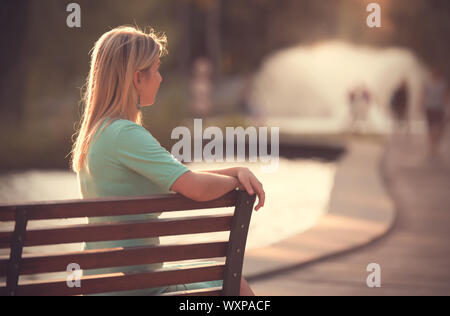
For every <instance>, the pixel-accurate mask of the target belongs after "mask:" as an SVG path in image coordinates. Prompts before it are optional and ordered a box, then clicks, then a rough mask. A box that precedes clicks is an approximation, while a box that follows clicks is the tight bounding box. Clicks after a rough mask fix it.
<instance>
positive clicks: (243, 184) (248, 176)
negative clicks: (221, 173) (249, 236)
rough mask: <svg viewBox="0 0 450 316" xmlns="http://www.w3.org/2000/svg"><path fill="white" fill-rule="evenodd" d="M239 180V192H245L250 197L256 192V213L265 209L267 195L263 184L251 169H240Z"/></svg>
mask: <svg viewBox="0 0 450 316" xmlns="http://www.w3.org/2000/svg"><path fill="white" fill-rule="evenodd" d="M237 179H238V180H239V190H245V191H247V193H248V194H250V195H253V194H254V193H255V192H256V194H257V195H258V205H256V207H255V211H257V210H259V209H260V208H261V207H263V206H264V202H265V200H266V193H265V192H264V189H263V185H262V183H261V182H259V180H258V179H257V178H256V176H255V175H254V174H253V173H252V172H251V171H250V169H248V168H245V167H243V168H239V170H238V172H237Z"/></svg>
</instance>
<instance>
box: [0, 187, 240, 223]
mask: <svg viewBox="0 0 450 316" xmlns="http://www.w3.org/2000/svg"><path fill="white" fill-rule="evenodd" d="M237 194H238V190H233V191H230V192H228V193H227V194H225V195H223V196H222V197H220V198H217V199H215V200H212V201H206V202H198V201H194V200H191V199H188V198H186V197H184V196H182V195H181V194H178V193H170V194H161V195H156V196H120V197H118V196H116V197H104V198H90V199H74V200H64V201H63V202H62V201H44V202H34V203H26V204H21V205H0V221H13V220H15V210H16V208H17V207H23V208H26V210H27V217H28V220H38V219H58V218H76V217H100V216H120V215H136V214H145V213H160V212H171V211H184V210H195V209H207V208H218V207H231V206H234V205H235V204H236V199H237Z"/></svg>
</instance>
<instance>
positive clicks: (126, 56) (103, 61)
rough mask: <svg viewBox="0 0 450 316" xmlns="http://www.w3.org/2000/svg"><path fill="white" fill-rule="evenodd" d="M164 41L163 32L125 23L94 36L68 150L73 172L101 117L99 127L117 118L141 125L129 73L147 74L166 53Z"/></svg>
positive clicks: (136, 97) (79, 162) (84, 153)
mask: <svg viewBox="0 0 450 316" xmlns="http://www.w3.org/2000/svg"><path fill="white" fill-rule="evenodd" d="M166 45H167V38H166V36H165V35H164V34H162V35H158V34H156V33H155V32H154V30H153V29H152V28H150V30H149V32H146V31H145V30H144V31H142V30H141V29H139V27H137V26H136V27H135V26H127V25H123V26H119V27H117V28H115V29H112V30H110V31H108V32H106V33H105V34H103V35H102V36H101V37H100V38H99V39H98V40H97V42H96V43H95V45H94V47H93V49H92V50H91V51H90V52H92V55H91V62H90V71H89V75H88V77H87V80H86V83H85V85H86V90H85V92H84V93H83V94H82V98H81V102H82V103H83V104H84V110H83V114H82V118H81V120H80V122H82V123H81V127H80V128H79V130H78V137H77V139H76V141H75V142H74V144H73V147H72V151H71V153H72V161H71V167H72V170H73V171H74V172H77V173H78V172H80V170H81V169H82V167H83V164H86V157H87V152H88V149H89V144H90V143H91V141H92V138H93V137H94V135H95V134H96V132H97V130H98V128H99V126H100V125H101V123H102V122H103V121H104V120H106V121H107V123H106V124H105V125H104V127H103V129H104V128H105V127H106V126H108V124H110V123H112V122H113V121H115V120H117V119H126V120H130V121H133V122H135V123H137V124H139V125H142V113H141V111H140V110H139V109H138V108H137V103H138V93H137V90H136V88H135V87H134V83H133V75H134V73H135V72H136V71H138V70H140V71H143V72H144V73H145V74H147V71H148V69H149V68H150V67H151V66H152V64H153V62H155V61H156V59H157V56H158V54H159V56H160V57H161V56H163V55H164V54H165V53H167V50H166ZM103 129H102V130H103ZM100 133H101V131H100ZM100 133H99V134H100ZM75 134H76V133H75ZM75 134H74V135H75Z"/></svg>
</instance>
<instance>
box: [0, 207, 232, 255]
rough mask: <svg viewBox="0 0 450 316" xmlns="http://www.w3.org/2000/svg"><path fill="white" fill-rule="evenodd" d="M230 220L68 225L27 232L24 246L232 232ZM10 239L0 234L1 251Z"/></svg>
mask: <svg viewBox="0 0 450 316" xmlns="http://www.w3.org/2000/svg"><path fill="white" fill-rule="evenodd" d="M232 218H233V214H231V215H209V216H190V217H182V218H168V219H156V220H148V221H134V222H116V223H105V224H84V225H70V226H69V225H68V226H63V227H57V228H50V229H34V230H29V231H27V233H26V236H25V244H24V246H25V247H29V246H41V245H56V244H64V243H76V242H95V241H109V240H124V239H135V238H150V237H159V236H173V235H183V234H199V233H211V232H220V231H229V230H230V229H231V221H232ZM11 236H12V232H8V233H0V248H9V246H10V238H11Z"/></svg>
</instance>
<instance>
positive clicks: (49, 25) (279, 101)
mask: <svg viewBox="0 0 450 316" xmlns="http://www.w3.org/2000/svg"><path fill="white" fill-rule="evenodd" d="M71 2H72V1H61V0H44V1H33V0H1V2H0V24H1V27H0V36H1V38H2V44H1V47H0V54H1V58H0V69H1V77H0V121H1V122H0V152H1V155H0V202H1V203H16V202H20V201H30V200H31V201H34V200H49V199H50V200H55V199H65V198H78V197H79V193H78V190H77V183H76V177H75V175H74V174H73V173H72V172H71V171H70V169H69V159H70V151H71V146H72V143H73V140H74V139H75V138H74V137H75V133H76V132H77V130H76V128H77V126H78V125H77V124H78V122H79V120H80V117H81V113H82V106H83V105H82V104H81V103H80V98H81V92H82V89H83V86H84V84H85V80H86V78H87V75H88V71H89V61H90V56H89V52H90V50H91V49H92V47H93V45H94V43H95V41H96V40H97V39H98V38H99V37H100V36H101V35H102V34H103V33H105V32H107V31H108V30H110V29H112V28H115V27H117V26H120V25H125V24H127V25H138V26H140V27H141V28H144V27H152V28H154V29H155V31H157V32H160V33H165V34H166V35H167V37H168V51H169V54H168V55H167V56H165V57H163V58H162V59H161V68H160V69H161V74H162V77H163V82H162V84H161V87H160V90H159V93H158V95H157V99H156V102H155V104H154V105H153V106H152V107H148V108H145V109H144V110H143V113H144V126H145V127H146V128H147V129H148V130H149V131H150V132H151V133H152V134H153V135H154V136H155V137H156V138H157V139H158V140H159V141H160V143H161V144H162V145H163V146H164V147H165V148H166V149H168V150H169V151H170V148H171V147H172V146H173V144H174V143H175V142H176V141H177V140H172V139H171V138H170V135H171V131H172V129H173V128H175V127H176V126H188V127H191V128H192V125H193V118H203V119H204V121H203V128H206V127H207V126H208V125H211V126H218V127H221V128H224V127H226V126H233V127H237V126H243V127H248V126H259V127H261V126H267V127H279V129H280V164H279V169H278V171H277V172H275V173H273V174H263V173H262V172H260V171H259V168H256V166H257V164H252V163H248V162H245V163H238V165H245V166H249V167H250V168H251V169H252V171H254V172H255V174H257V176H258V177H260V178H261V179H262V180H263V181H262V182H263V183H265V190H266V192H267V205H266V207H265V209H267V210H263V211H262V212H260V214H258V216H254V217H253V219H252V225H253V228H252V229H253V230H252V231H253V233H252V234H250V236H249V247H250V248H252V247H261V246H264V245H268V244H271V243H273V242H276V241H277V240H282V239H283V238H287V237H289V236H292V235H293V234H295V233H298V232H302V231H305V230H306V229H308V228H310V227H312V226H313V225H314V224H315V223H316V222H317V221H318V219H319V218H320V216H321V215H322V214H324V213H325V212H327V210H328V204H329V201H330V195H331V192H332V189H333V186H334V183H335V176H336V172H337V169H338V164H339V161H340V159H341V158H342V157H344V155H345V153H346V152H347V151H348V148H349V147H348V144H349V142H351V141H353V140H355V139H358V140H361V141H363V142H366V143H371V144H377V145H379V146H382V145H383V144H384V142H385V141H386V139H390V138H391V137H392V136H393V135H406V136H405V137H406V138H405V139H406V141H410V142H413V143H414V140H415V139H421V140H424V143H423V144H422V143H420V142H419V143H420V146H419V147H414V148H415V149H414V153H417V152H419V153H422V152H423V153H425V152H427V150H428V147H427V146H428V145H427V143H426V142H427V139H428V138H427V137H428V136H427V135H428V134H429V125H428V122H429V121H430V118H429V117H427V115H426V114H427V112H426V108H425V107H424V102H425V101H424V100H425V99H426V96H427V94H426V90H425V88H426V87H427V84H428V85H429V84H430V82H434V83H436V82H438V83H439V82H445V79H448V78H449V77H450V62H449V59H448V58H449V53H450V42H449V40H448V39H449V35H450V2H449V1H448V0H395V1H394V0H377V1H369V0H333V1H317V0H277V1H272V0H246V1H241V0H128V1H120V0H102V1H88V0H78V1H76V3H78V4H79V5H80V8H81V27H80V28H77V27H74V28H69V27H68V26H67V25H66V19H67V17H68V15H69V14H70V12H67V11H66V8H67V5H68V4H69V3H71ZM373 2H375V3H377V4H379V5H380V8H381V11H380V13H381V16H380V17H381V27H369V26H368V24H367V19H368V17H369V16H370V15H371V13H372V12H368V11H367V7H368V5H369V4H370V3H373ZM431 74H433V75H435V77H430V75H431ZM430 78H434V79H435V80H438V79H439V80H440V81H439V80H438V81H430V80H431V79H430ZM436 78H437V79H436ZM433 91H438V92H437V93H439V91H440V90H439V88H437V90H433ZM428 97H429V96H428ZM424 98H425V99H424ZM431 98H433V96H431ZM448 112H449V111H447V115H448ZM433 120H435V118H434V119H433ZM447 120H448V119H447ZM438 121H439V117H438ZM441 134H442V133H441ZM441 138H442V139H444V140H443V141H442V142H441V143H442V144H441V145H442V146H443V147H444V149H443V151H442V152H443V153H444V154H446V155H447V158H448V157H449V156H448V154H449V152H450V151H449V150H448V136H442V137H441ZM269 139H270V138H269ZM419 143H417V144H419ZM417 144H416V145H417ZM369 152H370V150H369ZM368 155H369V154H368ZM369 157H370V155H369ZM422 158H423V157H422V156H420V157H419V158H418V159H419V160H420V159H422ZM419 160H417V161H419ZM447 162H448V160H447ZM189 165H190V167H191V168H192V169H200V170H201V169H215V168H221V167H229V166H233V165H236V164H233V163H211V164H206V163H190V164H189ZM355 166H356V165H355ZM358 166H359V168H364V165H363V163H361V164H360V165H358ZM253 167H255V168H253ZM446 168H447V169H445V170H447V171H448V170H449V167H448V165H447V167H446ZM446 174H447V175H448V173H446ZM348 181H351V180H348ZM442 183H443V182H440V185H442ZM356 188H357V184H355V189H356ZM287 197H289V198H287ZM373 199H377V197H376V196H374V197H373ZM271 209H272V210H274V211H276V212H277V213H276V214H277V215H276V216H274V215H273V214H274V213H273V212H272V213H271V212H270V210H271ZM268 223H270V225H272V226H270V225H268ZM269 226H270V227H269Z"/></svg>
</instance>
